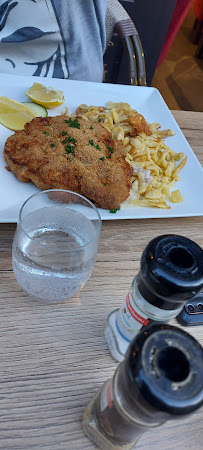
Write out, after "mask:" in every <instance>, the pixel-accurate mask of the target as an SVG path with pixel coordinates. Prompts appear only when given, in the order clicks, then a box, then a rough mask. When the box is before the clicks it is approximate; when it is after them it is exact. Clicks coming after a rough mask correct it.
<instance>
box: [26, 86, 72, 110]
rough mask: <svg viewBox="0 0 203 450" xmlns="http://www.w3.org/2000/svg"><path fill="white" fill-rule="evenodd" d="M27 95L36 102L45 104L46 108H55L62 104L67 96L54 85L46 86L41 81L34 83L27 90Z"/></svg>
mask: <svg viewBox="0 0 203 450" xmlns="http://www.w3.org/2000/svg"><path fill="white" fill-rule="evenodd" d="M26 95H27V97H29V98H30V100H32V101H33V102H34V103H37V104H38V105H41V106H44V108H48V109H50V108H55V107H56V106H60V105H62V103H64V101H65V97H64V94H63V92H62V91H58V90H56V89H54V88H52V87H46V86H44V85H43V84H40V83H34V84H33V85H32V86H31V87H30V88H29V89H28V91H27V92H26Z"/></svg>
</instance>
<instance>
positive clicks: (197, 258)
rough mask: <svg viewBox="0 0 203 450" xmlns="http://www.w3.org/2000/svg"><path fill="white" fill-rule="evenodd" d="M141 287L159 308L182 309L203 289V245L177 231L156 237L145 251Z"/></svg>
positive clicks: (148, 298)
mask: <svg viewBox="0 0 203 450" xmlns="http://www.w3.org/2000/svg"><path fill="white" fill-rule="evenodd" d="M137 287H138V290H139V292H140V294H141V295H142V296H143V297H144V299H145V300H147V301H148V302H149V303H151V304H152V305H154V306H156V307H158V308H161V309H167V310H175V309H179V308H181V306H183V305H184V303H185V302H186V301H187V300H191V299H192V298H194V297H195V296H196V295H197V294H198V293H199V292H200V291H201V290H203V250H202V248H201V247H199V245H197V244H196V243H195V242H193V241H191V240H190V239H188V238H186V237H183V236H179V235H175V234H166V235H162V236H158V237H156V238H155V239H153V240H151V241H150V242H149V244H148V245H147V247H146V248H145V250H144V252H143V254H142V257H141V262H140V271H139V273H138V276H137Z"/></svg>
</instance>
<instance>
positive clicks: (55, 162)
mask: <svg viewBox="0 0 203 450" xmlns="http://www.w3.org/2000/svg"><path fill="white" fill-rule="evenodd" d="M73 121H74V118H70V117H68V116H66V115H60V116H56V117H46V118H42V117H37V118H35V119H33V120H32V121H31V122H30V123H27V124H26V125H25V129H24V130H22V131H18V132H16V133H15V134H13V135H12V136H10V137H9V138H8V139H7V141H6V143H5V147H4V158H5V161H6V163H7V165H8V169H9V170H11V171H12V172H13V173H14V174H15V176H16V177H17V178H18V180H19V181H22V182H27V181H30V180H31V181H32V182H33V183H34V184H35V185H36V186H37V187H38V188H39V189H42V190H44V189H53V188H55V189H68V190H71V191H74V192H77V193H79V194H82V195H84V196H85V197H87V198H89V199H90V200H92V201H93V202H94V203H95V204H96V205H97V206H99V207H101V208H105V209H112V208H119V207H120V203H121V202H123V201H124V200H126V198H127V197H128V196H129V192H130V188H131V183H130V176H131V174H132V169H131V167H130V165H129V164H128V163H127V162H126V161H125V156H126V150H125V147H124V145H123V144H122V142H120V141H116V140H113V139H112V138H111V134H110V133H109V131H108V130H106V129H105V128H104V127H102V126H101V125H99V124H92V123H91V122H89V121H88V120H85V119H83V118H78V119H76V121H75V122H73ZM74 124H75V126H74ZM77 124H79V125H77ZM77 126H78V128H77Z"/></svg>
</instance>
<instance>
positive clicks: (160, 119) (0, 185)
mask: <svg viewBox="0 0 203 450" xmlns="http://www.w3.org/2000/svg"><path fill="white" fill-rule="evenodd" d="M34 82H39V83H42V84H44V85H46V86H52V87H54V88H56V89H59V90H62V91H63V92H64V95H65V103H64V104H63V105H62V106H60V107H58V108H55V109H51V110H49V115H50V116H54V115H58V114H61V113H63V112H64V111H65V107H68V110H69V113H73V112H74V111H75V110H76V108H77V107H78V106H79V105H80V104H81V103H86V104H87V105H98V106H99V105H100V106H106V104H107V102H108V101H109V100H111V101H113V102H127V103H129V104H130V106H131V107H132V108H134V109H136V110H137V111H138V112H139V113H140V114H142V115H143V116H144V117H145V119H146V120H147V122H149V123H152V122H156V123H160V124H161V128H162V129H165V128H170V129H171V130H173V131H174V132H175V136H172V137H169V138H167V139H166V140H165V142H166V144H167V145H168V146H169V147H171V148H172V149H173V150H175V151H177V152H183V153H185V155H187V163H186V165H185V167H184V168H183V169H182V170H181V172H180V181H178V182H177V183H176V186H175V188H176V189H178V188H179V189H180V191H181V194H182V195H183V197H184V202H183V203H179V204H174V203H171V204H170V203H168V204H170V206H171V209H159V208H141V207H133V208H127V209H121V210H120V211H118V212H117V213H116V214H112V213H110V212H109V211H108V210H105V209H99V211H100V214H101V218H102V219H103V220H107V219H108V220H112V219H113V220H115V219H149V218H164V217H189V216H202V215H203V201H202V192H203V169H202V167H201V165H200V163H199V161H198V160H197V158H196V156H195V154H194V153H193V151H192V149H191V147H190V145H189V144H188V142H187V140H186V139H185V137H184V135H183V133H182V132H181V130H180V128H179V126H178V125H177V123H176V121H175V119H174V118H173V116H172V114H171V112H170V111H169V109H168V107H167V106H166V104H165V102H164V100H163V98H162V96H161V95H160V93H159V91H158V90H157V89H155V88H150V87H137V86H125V85H113V84H100V83H90V82H84V81H83V82H82V81H73V80H60V79H53V78H51V79H50V78H49V79H47V78H39V77H34V78H33V77H20V76H15V77H14V76H12V75H5V74H1V75H0V96H7V97H11V98H13V99H15V100H18V101H20V102H23V101H27V100H28V98H27V96H26V94H25V93H26V91H27V90H28V88H29V87H30V86H31V85H32V84H33V83H34ZM12 133H13V132H12V131H10V130H8V129H7V128H5V127H3V126H2V125H1V124H0V222H6V223H7V222H17V221H18V214H19V210H20V207H21V205H22V204H23V202H24V201H25V200H26V199H27V198H28V197H29V196H30V195H32V194H34V193H35V192H38V191H39V189H38V188H37V187H36V186H34V184H32V183H21V182H20V181H18V180H17V178H16V177H15V176H14V175H13V174H12V173H11V172H8V171H7V170H6V169H5V165H6V164H5V161H4V157H3V148H4V143H5V141H6V139H7V138H8V136H10V135H11V134H12Z"/></svg>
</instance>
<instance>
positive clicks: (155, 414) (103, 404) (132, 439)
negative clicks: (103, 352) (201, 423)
mask: <svg viewBox="0 0 203 450" xmlns="http://www.w3.org/2000/svg"><path fill="white" fill-rule="evenodd" d="M202 404H203V349H202V348H201V346H200V344H199V343H198V342H197V341H196V340H195V339H194V338H193V337H192V336H190V335H189V334H188V333H186V332H185V331H183V330H181V329H180V328H177V327H173V326H171V325H165V324H163V325H161V324H159V325H151V326H149V327H147V328H146V329H144V328H143V329H142V330H141V331H140V332H139V333H138V334H137V336H136V337H135V338H134V340H133V341H132V343H131V344H130V345H129V347H128V351H127V354H126V357H125V360H124V361H123V362H122V363H121V364H120V365H119V366H118V368H117V370H116V372H115V374H114V376H113V378H112V379H110V380H108V381H106V383H105V384H104V385H103V386H102V388H101V389H100V390H99V392H98V393H97V394H96V395H95V396H94V398H93V399H92V400H91V401H90V402H89V404H88V406H87V407H86V409H85V411H84V414H83V429H84V431H85V433H86V434H87V435H88V437H89V438H90V439H92V440H93V441H94V443H95V444H96V445H97V446H98V447H99V448H101V449H102V450H113V449H114V450H130V449H132V448H133V447H134V445H135V444H136V442H137V441H138V439H139V438H140V437H141V435H142V434H143V433H145V432H146V431H148V430H149V429H150V428H154V427H158V426H159V425H162V424H163V423H165V422H166V421H167V420H169V419H179V418H181V417H182V416H183V415H186V414H190V413H192V412H193V411H195V410H197V409H198V408H199V407H200V406H201V405H202Z"/></svg>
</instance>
